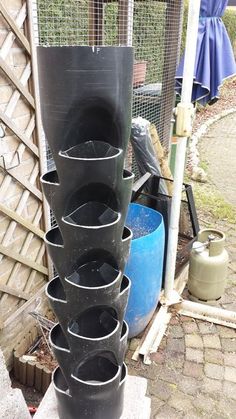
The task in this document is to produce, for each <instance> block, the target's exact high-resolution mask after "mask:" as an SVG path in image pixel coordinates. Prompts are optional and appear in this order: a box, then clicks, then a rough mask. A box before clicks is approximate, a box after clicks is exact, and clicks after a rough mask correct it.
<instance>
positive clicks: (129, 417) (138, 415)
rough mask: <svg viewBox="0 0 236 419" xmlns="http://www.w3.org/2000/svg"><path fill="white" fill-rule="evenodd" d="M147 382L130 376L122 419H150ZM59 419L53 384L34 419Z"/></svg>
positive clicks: (126, 387)
mask: <svg viewBox="0 0 236 419" xmlns="http://www.w3.org/2000/svg"><path fill="white" fill-rule="evenodd" d="M146 391H147V380H146V379H145V378H141V377H133V376H128V378H127V382H126V386H125V401H124V412H123V415H122V417H121V419H149V418H150V415H151V399H149V398H148V397H146V396H145V395H146ZM45 418H50V419H59V416H58V413H57V401H56V396H55V393H54V388H53V385H52V384H51V385H50V386H49V388H48V390H47V392H46V394H45V396H44V398H43V400H42V402H41V404H40V406H39V408H38V411H37V413H36V414H35V415H34V419H45Z"/></svg>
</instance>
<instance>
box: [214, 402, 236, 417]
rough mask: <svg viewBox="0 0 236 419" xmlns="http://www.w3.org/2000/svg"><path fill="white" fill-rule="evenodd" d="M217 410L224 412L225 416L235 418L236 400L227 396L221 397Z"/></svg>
mask: <svg viewBox="0 0 236 419" xmlns="http://www.w3.org/2000/svg"><path fill="white" fill-rule="evenodd" d="M217 412H218V413H222V414H223V415H224V417H227V418H230V419H231V418H232V419H234V418H235V412H236V401H235V400H230V399H226V398H220V399H219V401H218V403H217Z"/></svg>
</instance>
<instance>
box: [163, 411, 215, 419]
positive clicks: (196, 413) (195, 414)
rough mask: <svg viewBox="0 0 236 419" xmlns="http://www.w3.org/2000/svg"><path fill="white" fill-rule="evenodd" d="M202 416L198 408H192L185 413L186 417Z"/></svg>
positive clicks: (197, 418)
mask: <svg viewBox="0 0 236 419" xmlns="http://www.w3.org/2000/svg"><path fill="white" fill-rule="evenodd" d="M200 417H201V416H199V413H198V410H197V409H191V410H189V411H188V412H187V413H186V414H185V415H184V419H199V418H200ZM166 419H167V418H166ZM214 419H215V417H214Z"/></svg>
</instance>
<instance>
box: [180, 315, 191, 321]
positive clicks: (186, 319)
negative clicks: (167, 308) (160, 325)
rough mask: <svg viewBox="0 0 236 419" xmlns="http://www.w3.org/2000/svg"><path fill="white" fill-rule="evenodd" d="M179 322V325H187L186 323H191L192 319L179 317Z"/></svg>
mask: <svg viewBox="0 0 236 419" xmlns="http://www.w3.org/2000/svg"><path fill="white" fill-rule="evenodd" d="M180 321H181V323H188V322H192V321H193V319H192V317H187V316H180Z"/></svg>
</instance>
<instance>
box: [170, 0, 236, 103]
mask: <svg viewBox="0 0 236 419" xmlns="http://www.w3.org/2000/svg"><path fill="white" fill-rule="evenodd" d="M227 4H228V0H202V1H201V8H200V17H199V25H198V41H197V50H196V60H195V71H194V80H193V93H192V102H196V101H197V102H199V103H201V104H202V105H205V104H207V103H210V104H212V103H214V102H215V101H216V100H217V99H218V98H219V88H220V86H221V85H222V82H223V80H225V79H227V78H228V77H230V76H233V75H234V74H236V64H235V59H234V54H233V50H232V46H231V43H230V39H229V36H228V34H227V30H226V28H225V25H224V23H223V21H222V19H221V17H222V16H223V14H224V11H225V8H226V7H227ZM235 30H236V29H235ZM183 67H184V56H183V57H182V59H181V61H180V64H179V67H178V69H177V72H176V91H177V92H178V93H180V94H181V88H182V80H183Z"/></svg>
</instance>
